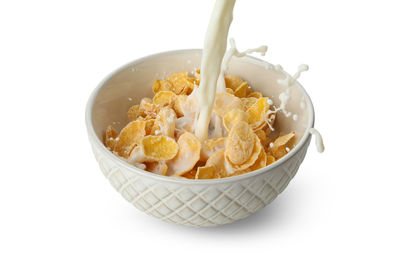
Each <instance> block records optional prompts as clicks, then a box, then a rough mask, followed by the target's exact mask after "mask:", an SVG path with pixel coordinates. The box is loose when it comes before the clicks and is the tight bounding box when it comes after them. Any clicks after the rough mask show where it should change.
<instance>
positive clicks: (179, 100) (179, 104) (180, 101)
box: [173, 95, 188, 118]
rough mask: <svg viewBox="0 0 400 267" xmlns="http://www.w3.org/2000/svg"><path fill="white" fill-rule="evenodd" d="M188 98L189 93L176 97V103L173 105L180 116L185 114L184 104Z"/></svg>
mask: <svg viewBox="0 0 400 267" xmlns="http://www.w3.org/2000/svg"><path fill="white" fill-rule="evenodd" d="M187 98H188V96H187V95H177V96H176V98H175V103H174V106H173V107H174V110H175V112H176V115H177V117H178V118H179V117H182V116H183V115H184V106H185V102H186V101H187Z"/></svg>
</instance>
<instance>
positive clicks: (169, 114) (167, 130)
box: [154, 107, 176, 138]
mask: <svg viewBox="0 0 400 267" xmlns="http://www.w3.org/2000/svg"><path fill="white" fill-rule="evenodd" d="M175 122H176V114H175V111H174V110H173V109H172V108H169V107H164V108H162V109H161V110H160V112H159V113H158V115H157V117H156V120H155V122H154V123H155V124H157V125H158V127H159V129H160V133H159V134H161V135H164V136H168V137H172V138H173V137H174V133H175Z"/></svg>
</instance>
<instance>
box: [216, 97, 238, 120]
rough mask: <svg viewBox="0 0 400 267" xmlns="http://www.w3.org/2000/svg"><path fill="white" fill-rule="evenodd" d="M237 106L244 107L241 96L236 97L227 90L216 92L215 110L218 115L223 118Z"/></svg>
mask: <svg viewBox="0 0 400 267" xmlns="http://www.w3.org/2000/svg"><path fill="white" fill-rule="evenodd" d="M235 108H238V109H243V105H242V102H241V101H240V98H239V97H236V96H234V95H231V94H229V93H226V92H223V93H218V94H216V96H215V102H214V112H215V113H216V114H217V115H218V116H220V117H221V118H223V117H224V116H225V114H226V113H228V112H229V111H231V110H232V109H235Z"/></svg>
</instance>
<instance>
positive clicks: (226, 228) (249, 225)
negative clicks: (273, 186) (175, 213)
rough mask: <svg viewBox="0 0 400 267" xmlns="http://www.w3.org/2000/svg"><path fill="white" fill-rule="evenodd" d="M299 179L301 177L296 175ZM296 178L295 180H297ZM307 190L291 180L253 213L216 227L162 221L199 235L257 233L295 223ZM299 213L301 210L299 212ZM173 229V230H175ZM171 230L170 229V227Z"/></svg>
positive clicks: (188, 232)
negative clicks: (268, 202)
mask: <svg viewBox="0 0 400 267" xmlns="http://www.w3.org/2000/svg"><path fill="white" fill-rule="evenodd" d="M296 178H297V179H299V180H301V177H296ZM297 179H296V180H297ZM305 190H307V186H306V184H305V183H303V184H302V183H301V182H299V183H296V181H292V182H291V183H290V185H289V186H288V188H286V189H285V190H284V192H282V193H281V194H280V195H279V196H278V197H277V198H276V199H275V200H274V201H272V203H270V204H269V205H267V206H266V207H265V208H263V209H261V210H260V211H258V212H256V213H255V214H253V215H251V216H249V217H247V218H245V219H242V220H240V221H237V222H233V223H230V224H225V225H221V226H216V227H189V226H183V227H182V226H181V225H176V224H172V223H164V222H161V221H160V224H163V227H166V228H175V229H177V230H178V231H179V232H184V233H187V234H194V235H201V236H208V235H209V236H213V237H215V236H231V235H243V234H246V235H248V234H259V233H260V231H265V230H267V231H274V230H277V228H282V226H284V227H289V225H291V224H293V223H295V219H294V218H295V217H296V216H298V215H299V212H300V211H299V209H301V199H302V197H303V196H304V195H303V194H305V192H306V191H305ZM300 213H301V212H300ZM175 229H174V230H175ZM171 230H172V229H171Z"/></svg>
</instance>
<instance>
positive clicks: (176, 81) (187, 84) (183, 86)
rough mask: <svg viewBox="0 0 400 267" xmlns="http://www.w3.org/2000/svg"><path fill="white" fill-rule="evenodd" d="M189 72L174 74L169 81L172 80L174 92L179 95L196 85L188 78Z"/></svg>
mask: <svg viewBox="0 0 400 267" xmlns="http://www.w3.org/2000/svg"><path fill="white" fill-rule="evenodd" d="M188 78H189V77H188V73H187V72H179V73H175V74H172V75H171V76H170V77H169V78H168V81H170V82H171V83H172V85H173V87H174V92H175V93H176V94H177V95H180V94H183V93H185V90H186V93H187V91H188V88H194V85H193V83H192V82H191V81H189V80H188Z"/></svg>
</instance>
